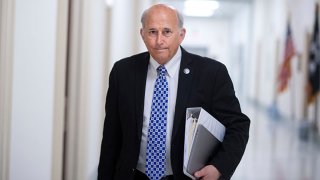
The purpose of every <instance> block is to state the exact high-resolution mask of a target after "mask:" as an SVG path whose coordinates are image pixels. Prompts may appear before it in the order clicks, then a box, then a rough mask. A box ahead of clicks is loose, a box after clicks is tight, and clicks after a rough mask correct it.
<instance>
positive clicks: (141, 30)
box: [140, 28, 144, 39]
mask: <svg viewBox="0 0 320 180" xmlns="http://www.w3.org/2000/svg"><path fill="white" fill-rule="evenodd" d="M140 35H141V37H142V39H143V38H144V35H143V28H140Z"/></svg>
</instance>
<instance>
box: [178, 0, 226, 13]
mask: <svg viewBox="0 0 320 180" xmlns="http://www.w3.org/2000/svg"><path fill="white" fill-rule="evenodd" d="M219 6H220V4H219V2H218V1H209V0H186V1H185V2H184V9H183V13H184V15H186V16H196V17H210V16H212V15H213V14H214V12H215V11H216V10H217V9H218V8H219Z"/></svg>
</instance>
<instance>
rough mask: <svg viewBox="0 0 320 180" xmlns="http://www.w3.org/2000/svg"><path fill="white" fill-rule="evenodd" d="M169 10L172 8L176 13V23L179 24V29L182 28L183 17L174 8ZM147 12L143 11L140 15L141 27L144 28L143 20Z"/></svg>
mask: <svg viewBox="0 0 320 180" xmlns="http://www.w3.org/2000/svg"><path fill="white" fill-rule="evenodd" d="M170 8H172V9H173V10H174V11H175V12H176V13H177V16H178V22H179V24H178V25H179V28H183V22H184V19H183V15H182V14H181V13H180V12H179V11H178V10H176V9H175V8H173V7H170ZM148 11H149V9H146V10H144V11H143V13H142V15H141V24H142V27H144V25H145V19H146V15H147V13H148Z"/></svg>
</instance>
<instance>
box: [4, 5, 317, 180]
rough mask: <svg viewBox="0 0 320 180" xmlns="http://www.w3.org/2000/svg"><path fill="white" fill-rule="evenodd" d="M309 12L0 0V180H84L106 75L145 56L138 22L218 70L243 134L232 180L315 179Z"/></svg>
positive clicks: (95, 146)
mask: <svg viewBox="0 0 320 180" xmlns="http://www.w3.org/2000/svg"><path fill="white" fill-rule="evenodd" d="M319 2H320V1H319V0H218V1H213V0H212V1H209V0H208V1H201V0H185V1H184V0H166V1H160V0H159V1H158V0H28V1H26V0H0V180H51V179H52V180H95V179H96V176H97V166H98V159H99V154H100V143H101V135H102V128H103V121H104V103H105V95H106V91H107V88H108V76H109V72H110V70H111V68H112V66H113V64H114V62H116V61H118V60H119V59H121V58H124V57H127V56H130V55H132V54H135V53H139V52H142V51H145V50H146V48H145V46H144V44H143V42H142V41H141V38H140V35H139V29H140V27H141V25H140V16H141V13H142V11H143V10H144V9H145V8H147V7H149V6H150V5H153V4H156V3H166V4H169V5H172V6H174V7H176V8H177V9H178V10H179V11H181V12H182V13H183V14H184V17H185V27H186V29H187V34H186V38H185V40H184V42H183V43H182V46H183V47H184V48H186V49H187V50H189V51H190V52H194V53H197V54H200V55H203V56H208V57H211V58H214V59H216V60H218V61H220V62H222V63H224V64H225V65H226V66H227V68H228V70H229V74H230V76H231V78H232V80H233V83H234V87H235V90H236V95H237V97H238V98H239V100H240V103H241V107H242V110H243V112H244V113H246V114H247V115H248V116H249V117H250V119H251V121H252V123H251V129H250V139H249V143H248V146H247V149H246V152H245V155H244V157H243V160H242V161H241V163H240V164H239V166H238V168H237V170H236V172H235V174H234V176H233V178H232V179H235V180H270V179H275V180H287V179H288V180H317V179H320V171H319V169H320V138H319V137H320V133H319V126H320V117H319V112H320V105H319V104H320V103H319V102H320V97H319V96H317V95H318V94H319V81H320V80H319V77H320V73H319V68H320V41H319V27H318V26H319V25H318V23H319V22H318V19H319V14H318V12H317V6H318V5H317V4H318V3H319Z"/></svg>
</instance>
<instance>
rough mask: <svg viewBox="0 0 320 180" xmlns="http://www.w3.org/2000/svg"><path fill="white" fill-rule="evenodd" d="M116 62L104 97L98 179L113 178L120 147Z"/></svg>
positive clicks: (120, 134)
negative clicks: (104, 114) (104, 113)
mask: <svg viewBox="0 0 320 180" xmlns="http://www.w3.org/2000/svg"><path fill="white" fill-rule="evenodd" d="M116 69H117V68H116V64H115V65H114V67H113V68H112V70H111V73H110V77H109V88H108V92H107V97H106V104H105V112H106V116H105V119H104V128H103V137H102V143H101V152H100V162H99V166H98V180H105V179H113V177H114V172H115V170H116V164H117V161H118V158H119V151H120V148H121V139H122V133H121V128H120V120H119V114H118V106H119V104H118V98H117V97H118V95H117V93H118V87H117V70H116Z"/></svg>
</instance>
